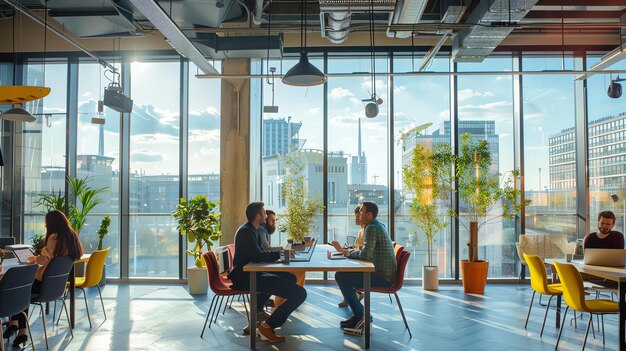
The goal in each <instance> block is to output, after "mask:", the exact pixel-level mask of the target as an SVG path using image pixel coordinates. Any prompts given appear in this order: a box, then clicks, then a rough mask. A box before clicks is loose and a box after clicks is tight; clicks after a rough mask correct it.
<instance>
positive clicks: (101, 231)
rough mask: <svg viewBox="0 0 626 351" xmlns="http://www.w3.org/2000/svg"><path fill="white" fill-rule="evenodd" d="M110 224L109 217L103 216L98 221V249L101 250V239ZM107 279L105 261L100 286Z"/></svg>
mask: <svg viewBox="0 0 626 351" xmlns="http://www.w3.org/2000/svg"><path fill="white" fill-rule="evenodd" d="M110 225H111V217H110V216H104V218H102V221H101V222H100V227H99V228H98V251H100V250H102V240H104V237H105V236H107V235H108V234H109V226H110ZM106 281H107V265H106V262H105V263H104V266H103V267H102V279H100V286H103V285H105V284H106Z"/></svg>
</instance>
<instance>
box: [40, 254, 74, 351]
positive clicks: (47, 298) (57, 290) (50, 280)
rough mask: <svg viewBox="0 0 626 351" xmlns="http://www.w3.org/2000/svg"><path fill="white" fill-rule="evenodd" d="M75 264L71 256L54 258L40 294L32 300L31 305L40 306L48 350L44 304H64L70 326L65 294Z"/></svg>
mask: <svg viewBox="0 0 626 351" xmlns="http://www.w3.org/2000/svg"><path fill="white" fill-rule="evenodd" d="M73 264H74V261H72V258H71V257H69V256H57V257H55V258H53V259H52V260H51V261H50V262H49V263H48V266H46V270H45V271H44V272H43V277H42V279H41V288H40V289H39V294H38V295H35V296H33V297H32V298H31V299H30V303H31V304H33V305H39V309H40V310H41V322H42V323H43V335H44V337H45V339H46V348H48V333H47V331H46V317H45V314H44V312H43V304H44V303H46V302H52V301H54V302H55V304H56V301H57V300H60V301H61V303H62V304H63V306H62V307H63V309H65V315H66V316H67V324H68V326H69V325H70V316H69V314H68V313H67V307H66V306H65V299H64V298H63V294H64V293H65V287H66V284H67V278H68V276H69V275H70V270H71V269H72V265H73ZM52 316H54V314H52ZM70 334H71V335H72V337H73V336H74V333H73V332H72V328H71V326H70Z"/></svg>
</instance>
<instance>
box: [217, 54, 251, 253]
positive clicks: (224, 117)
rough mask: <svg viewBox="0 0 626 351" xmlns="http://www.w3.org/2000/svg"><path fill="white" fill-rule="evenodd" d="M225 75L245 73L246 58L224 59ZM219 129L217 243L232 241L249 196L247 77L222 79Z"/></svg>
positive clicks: (247, 63)
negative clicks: (219, 223)
mask: <svg viewBox="0 0 626 351" xmlns="http://www.w3.org/2000/svg"><path fill="white" fill-rule="evenodd" d="M222 70H223V73H224V74H225V75H229V74H230V75H249V74H250V62H249V60H245V59H232V60H226V61H224V62H223V64H222ZM221 90H222V101H221V110H220V114H221V132H220V138H221V139H220V150H221V151H220V198H221V200H222V204H221V211H222V240H221V244H222V245H225V244H229V243H233V242H234V237H235V231H236V230H237V228H239V226H240V225H241V224H243V223H245V221H246V214H245V209H246V205H247V204H248V202H249V198H250V184H249V176H250V80H249V79H222V85H221Z"/></svg>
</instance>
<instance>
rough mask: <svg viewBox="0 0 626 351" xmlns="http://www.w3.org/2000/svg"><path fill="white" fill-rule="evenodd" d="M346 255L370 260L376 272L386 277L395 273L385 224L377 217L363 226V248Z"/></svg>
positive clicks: (391, 246) (393, 256)
mask: <svg viewBox="0 0 626 351" xmlns="http://www.w3.org/2000/svg"><path fill="white" fill-rule="evenodd" d="M348 257H349V258H356V259H359V260H367V261H371V262H372V263H373V264H374V267H376V272H377V273H379V274H382V275H384V276H385V278H387V279H392V278H393V277H394V276H395V274H396V269H397V266H396V256H395V255H394V253H393V244H392V243H391V238H390V237H389V234H388V233H387V228H385V225H384V224H382V223H380V222H379V221H378V220H377V219H373V220H372V221H371V222H369V223H368V224H367V226H366V227H365V246H364V247H363V250H355V251H352V253H350V255H348Z"/></svg>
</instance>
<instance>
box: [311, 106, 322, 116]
mask: <svg viewBox="0 0 626 351" xmlns="http://www.w3.org/2000/svg"><path fill="white" fill-rule="evenodd" d="M320 112H322V109H321V108H320V107H313V108H310V109H309V113H310V114H312V115H318V114H320Z"/></svg>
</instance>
